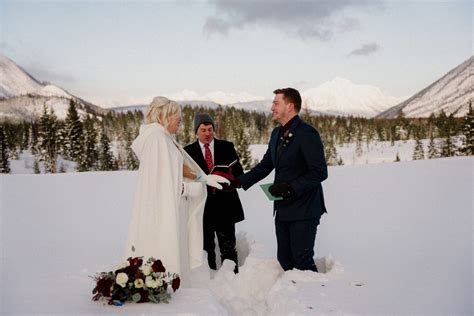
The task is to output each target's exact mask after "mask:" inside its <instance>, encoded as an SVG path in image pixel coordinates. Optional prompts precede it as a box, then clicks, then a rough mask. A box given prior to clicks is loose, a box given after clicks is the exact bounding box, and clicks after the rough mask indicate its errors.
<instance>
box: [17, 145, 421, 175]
mask: <svg viewBox="0 0 474 316" xmlns="http://www.w3.org/2000/svg"><path fill="white" fill-rule="evenodd" d="M422 143H423V148H424V151H425V157H426V156H427V155H426V153H427V149H428V144H429V140H428V139H423V140H422ZM117 146H118V144H117V142H113V143H112V150H113V152H114V154H115V155H117V152H118V147H117ZM361 148H362V151H361V153H360V155H359V156H358V155H357V154H356V143H346V144H343V145H337V146H336V151H337V157H338V158H339V157H340V158H342V160H343V163H344V165H346V166H347V165H360V164H371V163H386V162H387V163H388V162H393V161H395V157H396V156H397V153H398V156H399V158H400V161H410V160H412V159H413V158H412V156H413V150H414V148H415V141H414V140H407V141H396V142H395V143H394V144H393V145H391V144H390V142H389V141H386V142H372V143H370V144H369V145H367V143H362V146H361ZM266 150H267V144H254V145H250V151H251V153H252V159H254V160H257V161H260V159H262V157H263V155H264V154H265V151H266ZM34 160H35V157H34V156H33V155H32V154H31V153H30V152H29V151H23V152H22V153H21V154H20V155H19V159H17V160H11V161H10V168H11V170H12V171H11V173H12V174H25V173H34V172H33V165H34ZM61 165H62V166H63V168H64V170H65V171H66V172H74V171H75V166H76V163H75V162H72V161H68V160H64V159H62V158H61V157H59V158H58V161H57V170H58V172H59V170H60V169H61ZM39 166H40V170H41V173H44V167H43V163H42V162H39Z"/></svg>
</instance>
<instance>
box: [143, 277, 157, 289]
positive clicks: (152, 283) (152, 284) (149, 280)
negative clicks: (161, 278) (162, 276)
mask: <svg viewBox="0 0 474 316" xmlns="http://www.w3.org/2000/svg"><path fill="white" fill-rule="evenodd" d="M145 285H146V287H148V288H151V289H156V288H157V287H158V281H156V280H155V279H153V277H151V276H147V277H146V278H145Z"/></svg>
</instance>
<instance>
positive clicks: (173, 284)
mask: <svg viewBox="0 0 474 316" xmlns="http://www.w3.org/2000/svg"><path fill="white" fill-rule="evenodd" d="M180 284H181V280H180V279H179V277H176V278H175V279H173V281H172V282H171V288H173V292H176V290H177V289H179V285H180Z"/></svg>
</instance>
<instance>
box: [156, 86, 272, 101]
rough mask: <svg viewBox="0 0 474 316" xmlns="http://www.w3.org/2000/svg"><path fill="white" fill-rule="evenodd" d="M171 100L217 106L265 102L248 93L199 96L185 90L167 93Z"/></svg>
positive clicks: (221, 92)
mask: <svg viewBox="0 0 474 316" xmlns="http://www.w3.org/2000/svg"><path fill="white" fill-rule="evenodd" d="M164 96H166V97H167V98H169V99H172V100H176V101H179V102H182V101H197V100H202V101H212V102H215V103H217V104H221V105H225V104H231V103H237V102H248V101H256V100H263V98H262V97H259V96H254V95H251V94H250V93H247V92H240V93H231V92H223V91H211V92H207V93H205V94H199V93H197V92H195V91H192V90H187V89H185V90H183V91H181V92H176V93H165V94H164Z"/></svg>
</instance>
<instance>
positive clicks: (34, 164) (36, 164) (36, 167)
mask: <svg viewBox="0 0 474 316" xmlns="http://www.w3.org/2000/svg"><path fill="white" fill-rule="evenodd" d="M33 172H34V173H36V174H38V173H41V171H40V167H39V163H38V160H37V159H36V158H35V162H34V163H33Z"/></svg>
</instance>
